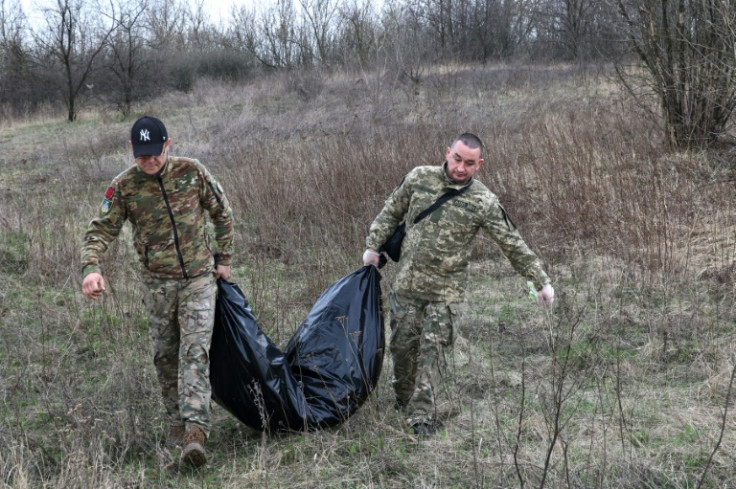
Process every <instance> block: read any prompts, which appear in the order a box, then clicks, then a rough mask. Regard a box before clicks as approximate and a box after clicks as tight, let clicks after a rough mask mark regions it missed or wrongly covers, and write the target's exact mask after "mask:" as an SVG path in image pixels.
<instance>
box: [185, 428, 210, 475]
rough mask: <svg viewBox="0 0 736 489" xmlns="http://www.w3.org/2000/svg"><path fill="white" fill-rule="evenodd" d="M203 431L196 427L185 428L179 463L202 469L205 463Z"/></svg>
mask: <svg viewBox="0 0 736 489" xmlns="http://www.w3.org/2000/svg"><path fill="white" fill-rule="evenodd" d="M206 438H207V437H206V436H205V434H204V431H202V430H201V429H199V428H198V427H196V426H187V429H186V432H185V433H184V449H183V450H182V451H181V463H183V464H186V465H189V466H191V467H195V468H196V467H202V466H203V465H204V464H206V463H207V454H206V453H205V451H204V441H205V439H206Z"/></svg>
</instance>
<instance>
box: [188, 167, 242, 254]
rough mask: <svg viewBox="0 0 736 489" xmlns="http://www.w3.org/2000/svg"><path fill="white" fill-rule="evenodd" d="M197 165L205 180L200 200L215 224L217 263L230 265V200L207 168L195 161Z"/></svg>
mask: <svg viewBox="0 0 736 489" xmlns="http://www.w3.org/2000/svg"><path fill="white" fill-rule="evenodd" d="M197 166H198V167H199V169H200V171H201V173H202V175H203V176H204V180H205V185H204V186H203V188H202V194H201V196H200V201H201V203H202V207H204V208H205V209H206V210H207V212H208V213H209V215H210V218H211V219H212V224H213V225H214V226H215V241H216V242H217V258H218V262H217V264H218V265H227V266H230V265H231V263H232V258H233V212H232V209H231V208H230V202H229V201H228V199H227V197H226V196H225V192H224V191H223V190H222V187H221V186H220V184H219V183H218V182H217V180H215V178H214V177H213V176H212V174H211V173H210V172H209V170H207V168H205V166H204V165H202V164H201V163H199V162H197Z"/></svg>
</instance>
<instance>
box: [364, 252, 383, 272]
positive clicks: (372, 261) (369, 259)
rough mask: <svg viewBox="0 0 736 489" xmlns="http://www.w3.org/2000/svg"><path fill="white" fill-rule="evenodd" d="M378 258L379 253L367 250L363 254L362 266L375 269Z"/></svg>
mask: <svg viewBox="0 0 736 489" xmlns="http://www.w3.org/2000/svg"><path fill="white" fill-rule="evenodd" d="M380 256H381V255H380V253H378V252H377V251H376V250H374V249H372V248H368V249H367V250H365V252H364V253H363V265H373V266H374V267H377V266H378V260H379V258H380Z"/></svg>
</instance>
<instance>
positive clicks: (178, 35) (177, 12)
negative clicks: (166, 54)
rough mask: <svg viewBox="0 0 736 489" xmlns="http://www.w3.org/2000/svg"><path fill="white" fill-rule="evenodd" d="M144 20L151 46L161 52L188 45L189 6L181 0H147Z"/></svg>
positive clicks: (182, 48) (180, 48) (184, 47)
mask: <svg viewBox="0 0 736 489" xmlns="http://www.w3.org/2000/svg"><path fill="white" fill-rule="evenodd" d="M144 22H145V25H146V29H147V31H148V34H149V37H150V39H149V42H150V44H151V47H152V48H154V49H156V50H159V51H161V52H163V51H165V50H182V51H183V50H184V49H186V46H187V7H186V6H185V5H184V4H183V3H182V2H181V1H179V0H147V8H146V12H145V15H144Z"/></svg>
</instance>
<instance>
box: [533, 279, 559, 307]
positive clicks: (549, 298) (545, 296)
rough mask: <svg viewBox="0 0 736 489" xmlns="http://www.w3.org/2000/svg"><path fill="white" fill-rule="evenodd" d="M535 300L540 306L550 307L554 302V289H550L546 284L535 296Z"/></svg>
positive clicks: (550, 286)
mask: <svg viewBox="0 0 736 489" xmlns="http://www.w3.org/2000/svg"><path fill="white" fill-rule="evenodd" d="M537 299H538V300H539V305H540V306H551V305H552V302H553V301H554V300H555V289H553V288H552V285H550V284H546V285H545V286H544V287H542V290H540V291H539V293H538V294H537Z"/></svg>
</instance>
